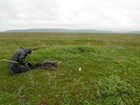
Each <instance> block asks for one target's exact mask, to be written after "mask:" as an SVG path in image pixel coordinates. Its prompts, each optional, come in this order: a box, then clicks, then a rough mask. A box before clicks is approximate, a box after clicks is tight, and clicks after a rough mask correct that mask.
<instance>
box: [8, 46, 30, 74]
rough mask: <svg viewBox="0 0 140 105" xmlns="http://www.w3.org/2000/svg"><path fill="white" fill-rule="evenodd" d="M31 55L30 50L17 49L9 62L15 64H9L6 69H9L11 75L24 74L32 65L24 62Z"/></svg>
mask: <svg viewBox="0 0 140 105" xmlns="http://www.w3.org/2000/svg"><path fill="white" fill-rule="evenodd" d="M31 53H32V49H31V48H19V49H17V50H16V51H15V52H14V54H13V56H12V57H11V59H10V60H11V61H16V62H17V63H13V62H9V64H8V67H9V69H10V73H11V74H19V73H22V72H26V71H28V70H30V68H31V66H32V64H30V63H29V62H27V61H25V58H26V57H27V56H28V55H29V54H31Z"/></svg>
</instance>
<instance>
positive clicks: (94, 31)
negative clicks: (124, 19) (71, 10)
mask: <svg viewBox="0 0 140 105" xmlns="http://www.w3.org/2000/svg"><path fill="white" fill-rule="evenodd" d="M5 32H66V33H128V34H140V31H109V30H107V31H106V30H94V29H61V28H47V29H17V30H7V31H5Z"/></svg>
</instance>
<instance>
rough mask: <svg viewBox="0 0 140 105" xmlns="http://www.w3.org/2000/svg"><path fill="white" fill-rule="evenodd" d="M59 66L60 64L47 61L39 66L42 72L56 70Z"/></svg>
mask: <svg viewBox="0 0 140 105" xmlns="http://www.w3.org/2000/svg"><path fill="white" fill-rule="evenodd" d="M60 64H61V62H58V61H48V60H45V61H44V62H43V63H42V64H41V68H42V69H44V70H46V69H47V70H56V69H57V68H58V66H59V65H60Z"/></svg>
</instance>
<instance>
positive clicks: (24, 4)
mask: <svg viewBox="0 0 140 105" xmlns="http://www.w3.org/2000/svg"><path fill="white" fill-rule="evenodd" d="M139 5H140V0H0V31H3V30H9V29H26V28H72V29H79V28H80V29H81V28H86V29H105V30H115V31H120V30H140V6H139Z"/></svg>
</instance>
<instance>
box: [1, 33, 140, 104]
mask: <svg viewBox="0 0 140 105" xmlns="http://www.w3.org/2000/svg"><path fill="white" fill-rule="evenodd" d="M19 47H31V48H35V47H46V48H43V49H40V50H37V51H34V52H33V53H32V54H31V55H30V56H28V57H27V60H28V61H30V62H31V63H38V62H42V61H43V60H45V59H49V60H57V61H61V62H62V64H61V65H60V66H59V68H58V69H57V70H56V71H49V70H32V71H29V72H26V73H22V74H18V75H13V76H12V75H10V74H9V72H8V68H7V63H6V62H2V61H0V105H139V103H140V88H139V86H140V35H129V34H128V35H127V34H123V35H121V34H86V33H0V59H3V58H5V59H9V58H10V57H11V56H12V54H13V52H14V51H15V50H16V49H17V48H19Z"/></svg>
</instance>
